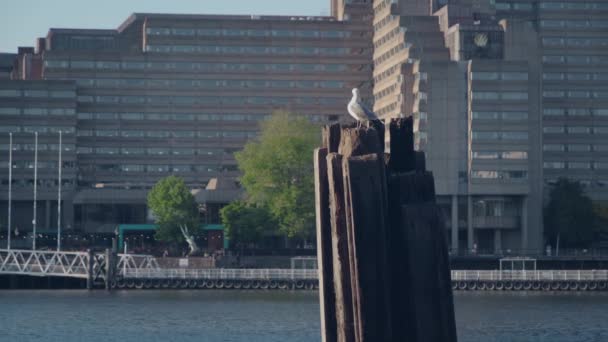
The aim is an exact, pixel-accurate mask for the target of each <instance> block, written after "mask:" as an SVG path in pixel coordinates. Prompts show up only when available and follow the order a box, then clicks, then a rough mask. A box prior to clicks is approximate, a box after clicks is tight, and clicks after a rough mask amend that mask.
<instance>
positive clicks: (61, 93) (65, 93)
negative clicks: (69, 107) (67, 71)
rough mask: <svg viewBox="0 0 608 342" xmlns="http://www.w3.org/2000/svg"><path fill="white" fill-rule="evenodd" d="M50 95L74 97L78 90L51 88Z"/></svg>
mask: <svg viewBox="0 0 608 342" xmlns="http://www.w3.org/2000/svg"><path fill="white" fill-rule="evenodd" d="M50 96H51V97H55V98H74V97H76V92H75V91H73V90H51V92H50Z"/></svg>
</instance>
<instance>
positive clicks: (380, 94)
mask: <svg viewBox="0 0 608 342" xmlns="http://www.w3.org/2000/svg"><path fill="white" fill-rule="evenodd" d="M398 88H399V86H398V85H397V84H392V85H390V86H388V87H386V88H384V89H382V90H381V91H379V92H378V93H376V94H374V100H376V101H380V100H381V99H382V98H383V97H385V96H388V95H394V94H395V91H396V90H397V89H398Z"/></svg>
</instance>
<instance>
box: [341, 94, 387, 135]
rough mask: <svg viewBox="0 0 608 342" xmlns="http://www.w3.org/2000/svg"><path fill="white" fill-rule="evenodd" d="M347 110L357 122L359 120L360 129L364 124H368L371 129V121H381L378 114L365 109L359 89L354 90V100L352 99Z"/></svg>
mask: <svg viewBox="0 0 608 342" xmlns="http://www.w3.org/2000/svg"><path fill="white" fill-rule="evenodd" d="M347 109H348V114H350V116H352V117H353V118H355V120H357V126H358V127H361V123H362V122H367V127H368V128H369V122H370V121H374V120H378V121H380V119H379V118H378V116H377V115H376V113H374V112H372V111H371V110H369V109H367V108H366V107H365V105H364V104H363V101H361V98H360V97H359V89H357V88H354V89H353V98H352V99H350V102H349V103H348V106H347ZM380 122H381V123H382V124H384V123H383V122H382V121H380Z"/></svg>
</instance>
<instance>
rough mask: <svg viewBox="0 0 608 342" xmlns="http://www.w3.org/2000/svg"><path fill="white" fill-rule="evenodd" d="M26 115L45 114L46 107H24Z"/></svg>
mask: <svg viewBox="0 0 608 342" xmlns="http://www.w3.org/2000/svg"><path fill="white" fill-rule="evenodd" d="M23 114H24V115H45V114H47V110H46V108H24V109H23Z"/></svg>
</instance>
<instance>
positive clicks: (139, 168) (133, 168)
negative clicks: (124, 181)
mask: <svg viewBox="0 0 608 342" xmlns="http://www.w3.org/2000/svg"><path fill="white" fill-rule="evenodd" d="M120 170H121V171H124V172H143V171H144V170H145V166H144V165H136V164H127V165H121V166H120Z"/></svg>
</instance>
